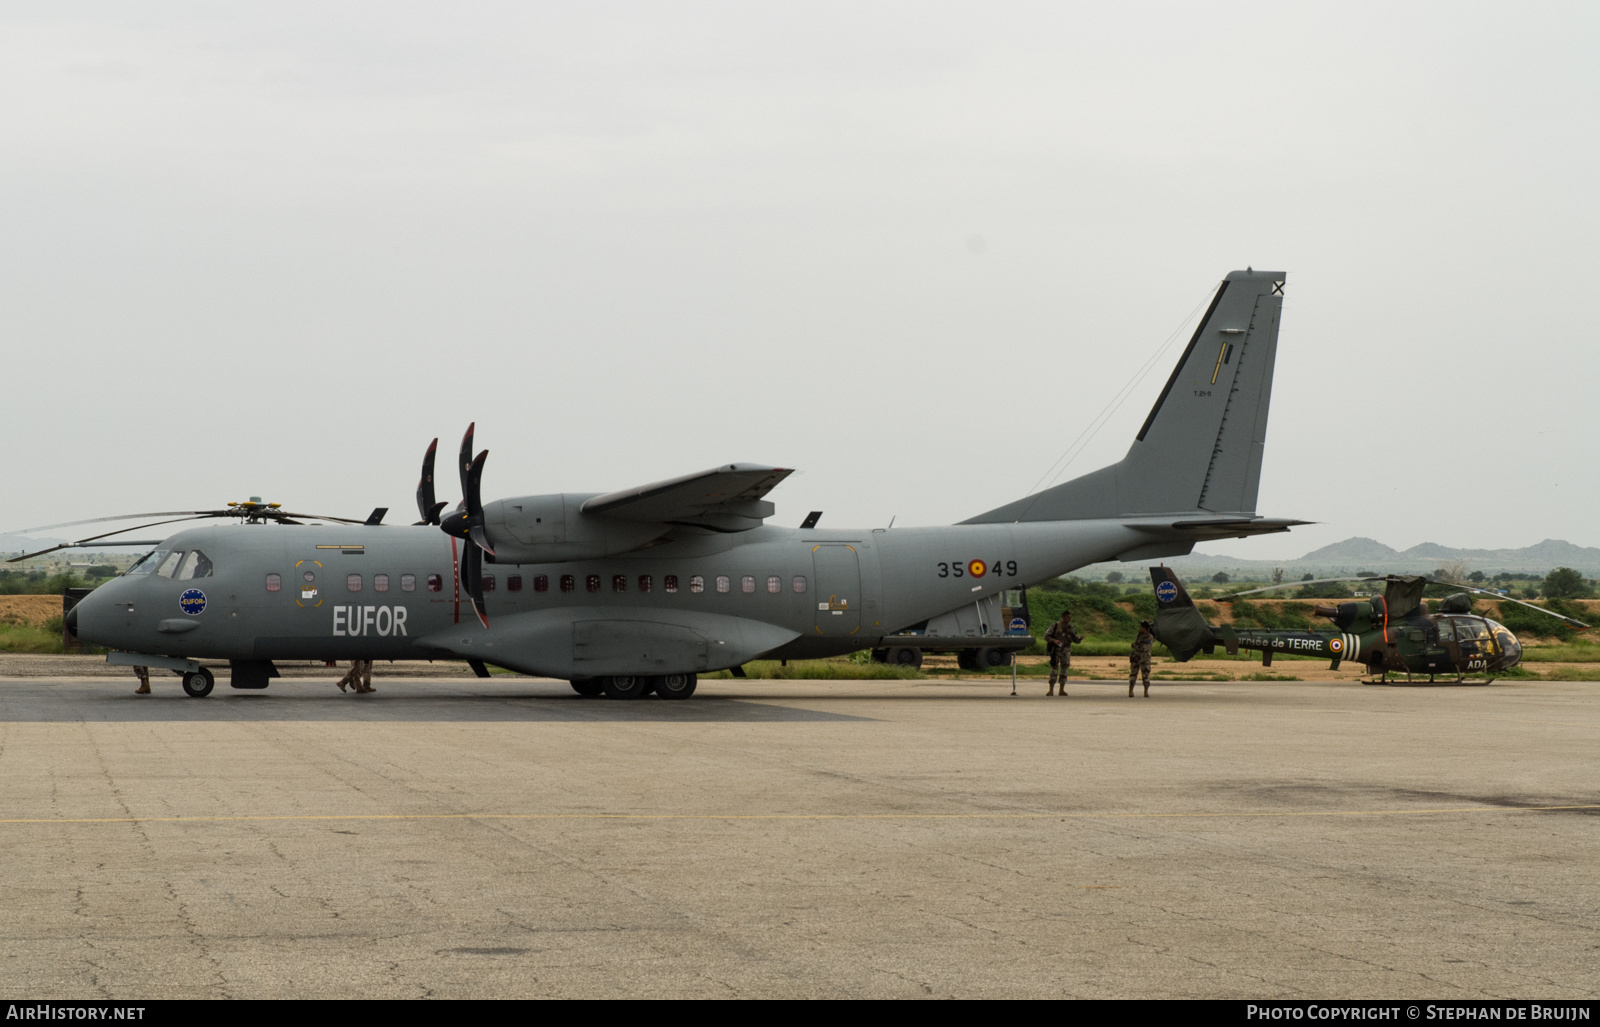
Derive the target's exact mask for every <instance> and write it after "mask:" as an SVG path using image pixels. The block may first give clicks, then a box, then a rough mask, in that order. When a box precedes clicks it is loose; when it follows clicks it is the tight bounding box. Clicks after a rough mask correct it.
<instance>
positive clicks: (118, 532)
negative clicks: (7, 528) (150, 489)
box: [6, 514, 212, 563]
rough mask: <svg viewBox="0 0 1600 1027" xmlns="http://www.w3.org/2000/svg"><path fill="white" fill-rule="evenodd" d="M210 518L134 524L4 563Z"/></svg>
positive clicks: (204, 516) (206, 515)
mask: <svg viewBox="0 0 1600 1027" xmlns="http://www.w3.org/2000/svg"><path fill="white" fill-rule="evenodd" d="M210 516H212V515H211V514H201V515H199V516H198V517H174V518H172V519H171V520H167V521H152V522H150V523H149V524H135V525H134V526H133V527H131V528H118V529H117V530H116V531H108V532H105V533H104V534H100V535H90V536H89V537H88V538H80V539H78V540H77V541H76V542H63V543H61V544H60V545H58V546H51V547H50V548H49V549H41V550H39V551H38V552H36V553H23V554H22V555H21V556H13V557H12V558H11V559H9V560H7V561H6V563H17V562H19V561H21V560H28V559H31V558H33V557H35V556H43V555H44V554H46V553H53V552H55V551H56V550H58V549H74V548H77V547H80V546H82V545H84V544H86V543H89V542H98V541H100V540H101V539H103V538H110V537H111V536H113V535H125V534H127V533H128V532H130V531H138V530H139V529H141V528H155V527H159V526H161V525H163V524H177V523H179V522H180V521H202V520H205V519H206V518H208V517H210Z"/></svg>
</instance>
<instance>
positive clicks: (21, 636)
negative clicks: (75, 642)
mask: <svg viewBox="0 0 1600 1027" xmlns="http://www.w3.org/2000/svg"><path fill="white" fill-rule="evenodd" d="M66 651H67V648H66V646H65V645H64V644H63V643H62V641H61V618H60V617H51V618H50V619H49V620H48V621H45V623H44V626H43V627H39V626H38V625H34V624H22V623H20V622H18V621H17V620H16V619H15V618H12V617H6V618H3V619H0V652H3V653H64V652H66ZM102 651H103V650H100V649H94V650H89V649H85V650H84V652H102Z"/></svg>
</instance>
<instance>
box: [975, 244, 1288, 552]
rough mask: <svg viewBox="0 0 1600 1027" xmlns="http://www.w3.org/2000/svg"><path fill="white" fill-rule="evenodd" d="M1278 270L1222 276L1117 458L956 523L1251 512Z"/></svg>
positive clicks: (1272, 355)
mask: <svg viewBox="0 0 1600 1027" xmlns="http://www.w3.org/2000/svg"><path fill="white" fill-rule="evenodd" d="M1284 278H1285V275H1284V273H1283V272H1281V271H1253V270H1245V271H1234V272H1232V273H1230V274H1229V275H1228V277H1227V278H1226V279H1224V280H1223V282H1222V284H1221V285H1220V286H1219V287H1218V288H1217V294H1216V296H1215V297H1213V298H1212V300H1211V306H1210V308H1209V309H1208V310H1207V311H1206V313H1205V316H1204V317H1202V318H1201V319H1200V325H1199V327H1197V328H1196V329H1195V331H1194V336H1193V337H1192V338H1190V340H1189V345H1188V347H1187V348H1186V349H1184V351H1183V356H1182V357H1180V358H1179V359H1178V365H1177V366H1176V367H1174V368H1173V369H1172V376H1171V377H1169V378H1168V379H1167V384H1166V387H1165V388H1163V389H1162V390H1161V395H1160V397H1159V398H1157V400H1156V403H1155V406H1154V407H1152V408H1151V410H1150V416H1148V417H1147V418H1145V421H1144V426H1143V427H1141V428H1140V429H1139V434H1138V436H1137V437H1136V438H1135V439H1134V442H1133V445H1132V446H1131V447H1130V448H1129V449H1128V455H1127V456H1125V457H1123V458H1122V460H1121V462H1119V463H1115V464H1112V465H1111V466H1109V467H1102V468H1101V469H1100V470H1098V471H1093V472H1091V473H1089V474H1086V475H1084V476H1082V477H1080V478H1074V479H1073V480H1072V481H1069V482H1066V483H1065V484H1062V485H1057V486H1055V487H1054V488H1050V489H1046V490H1044V491H1043V492H1038V493H1035V494H1034V495H1032V496H1029V497H1027V498H1025V499H1019V500H1017V501H1016V502H1014V503H1008V504H1006V505H1005V506H1002V507H999V508H997V509H994V510H990V511H989V512H988V513H984V514H979V515H978V516H977V517H973V518H971V519H969V520H968V521H966V522H964V523H967V524H982V523H996V522H1007V521H1061V520H1077V519H1080V518H1089V517H1126V516H1130V515H1140V514H1169V513H1171V514H1192V513H1196V512H1200V511H1204V512H1211V513H1226V514H1245V515H1250V514H1254V513H1255V508H1256V492H1257V490H1258V488H1259V486H1260V483H1261V456H1262V452H1263V450H1264V448H1265V444H1266V438H1267V409H1268V407H1269V405H1270V403H1271V399H1272V371H1273V363H1274V361H1275V360H1276V358H1277V352H1278V318H1279V315H1280V314H1281V313H1282V310H1283V283H1284Z"/></svg>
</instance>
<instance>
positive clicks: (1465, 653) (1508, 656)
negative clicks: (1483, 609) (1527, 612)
mask: <svg viewBox="0 0 1600 1027" xmlns="http://www.w3.org/2000/svg"><path fill="white" fill-rule="evenodd" d="M1433 620H1434V624H1435V625H1437V626H1438V628H1439V642H1440V644H1444V643H1446V642H1454V643H1456V645H1458V646H1460V647H1461V656H1462V658H1463V659H1468V660H1471V659H1478V658H1485V659H1493V658H1495V657H1499V658H1500V666H1501V667H1510V666H1514V665H1515V664H1517V663H1519V662H1520V661H1521V660H1522V643H1520V642H1518V641H1517V636H1516V635H1514V634H1512V633H1511V629H1510V628H1508V627H1506V626H1505V625H1504V624H1501V623H1500V622H1498V621H1492V620H1489V619H1488V618H1487V617H1461V616H1447V615H1442V614H1441V615H1439V616H1436V617H1434V619H1433Z"/></svg>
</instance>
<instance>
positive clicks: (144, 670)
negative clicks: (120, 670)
mask: <svg viewBox="0 0 1600 1027" xmlns="http://www.w3.org/2000/svg"><path fill="white" fill-rule="evenodd" d="M133 673H134V676H135V677H137V678H138V679H139V687H138V688H135V689H134V690H133V694H134V695H149V694H150V668H149V667H135V668H133Z"/></svg>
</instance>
